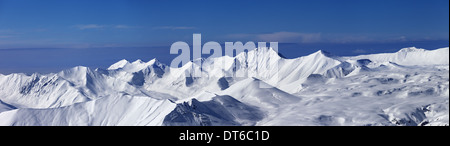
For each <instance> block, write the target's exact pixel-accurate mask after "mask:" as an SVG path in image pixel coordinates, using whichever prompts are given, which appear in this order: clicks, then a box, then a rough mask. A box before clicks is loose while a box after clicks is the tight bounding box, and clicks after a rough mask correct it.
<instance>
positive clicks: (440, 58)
mask: <svg viewBox="0 0 450 146" xmlns="http://www.w3.org/2000/svg"><path fill="white" fill-rule="evenodd" d="M348 58H349V59H353V60H358V59H370V60H372V61H376V62H395V63H397V64H399V65H442V64H444V65H445V64H449V60H448V58H449V48H448V47H447V48H440V49H436V50H431V51H430V50H425V49H418V48H415V47H410V48H403V49H401V50H400V51H398V52H396V53H383V54H373V55H361V56H356V57H348Z"/></svg>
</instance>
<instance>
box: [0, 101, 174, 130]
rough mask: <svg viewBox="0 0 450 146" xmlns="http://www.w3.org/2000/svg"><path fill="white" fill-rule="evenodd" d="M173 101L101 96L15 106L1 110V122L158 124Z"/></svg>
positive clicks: (3, 123)
mask: <svg viewBox="0 0 450 146" xmlns="http://www.w3.org/2000/svg"><path fill="white" fill-rule="evenodd" d="M175 106H176V105H175V104H174V103H172V102H170V101H168V100H156V99H152V98H148V97H132V96H117V97H104V98H100V99H96V100H92V101H88V102H84V103H78V104H73V105H70V106H66V107H60V108H48V109H30V108H23V109H16V110H11V111H7V112H4V113H1V114H0V119H2V120H0V125H16V126H32V125H38V126H64V125H71V126H86V125H100V126H114V125H116V126H134V125H149V126H155V125H156V126H158V125H162V122H163V120H164V118H165V116H166V115H167V114H169V113H170V112H171V111H172V110H173V109H174V108H175Z"/></svg>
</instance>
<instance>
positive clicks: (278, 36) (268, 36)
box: [227, 31, 322, 43]
mask: <svg viewBox="0 0 450 146" xmlns="http://www.w3.org/2000/svg"><path fill="white" fill-rule="evenodd" d="M227 37H228V38H233V39H251V40H257V41H265V42H281V43H316V42H319V41H321V39H322V38H321V34H320V33H298V32H285V31H282V32H274V33H265V34H230V35H227Z"/></svg>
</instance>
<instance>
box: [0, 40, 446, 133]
mask: <svg viewBox="0 0 450 146" xmlns="http://www.w3.org/2000/svg"><path fill="white" fill-rule="evenodd" d="M199 64H203V66H201V67H200V65H199ZM194 71H200V72H201V77H191V76H190V75H191V74H192V73H193V72H194ZM235 74H245V76H243V77H233V75H235ZM0 125H5V126H12V125H13V126H21V125H25V126H35V125H51V126H65V125H81V126H84V125H86V126H110V125H130V126H134V125H144V126H146V125H149V126H177V125H192V126H197V125H202V126H209V125H212V126H221V125H244V126H253V125H257V126H266V125H269V126H271V125H274V126H287V125H300V126H301V125H308V126H316V125H317V126H330V125H331V126H353V125H355V126H378V125H382V126H383V125H387V126H395V125H399V126H435V125H439V126H448V125H449V48H448V47H447V48H440V49H435V50H425V49H419V48H414V47H411V48H404V49H401V50H400V51H398V52H396V53H383V54H372V55H360V56H346V57H340V56H334V55H332V54H330V53H327V52H324V51H318V52H316V53H313V54H310V55H308V56H303V57H299V58H295V59H286V58H284V57H282V56H280V54H278V53H277V52H276V51H274V50H273V49H271V48H258V49H254V50H251V51H248V52H244V53H240V54H238V55H237V56H236V57H229V56H223V57H217V58H207V59H197V60H194V61H191V62H188V63H186V64H185V65H183V66H182V67H180V68H171V67H169V66H168V65H165V64H162V63H160V62H159V61H158V60H156V59H153V60H150V61H149V62H143V61H141V60H137V61H134V62H129V61H127V60H121V61H119V62H117V63H115V64H113V65H111V66H110V67H109V68H108V69H100V68H98V69H91V68H87V67H82V66H78V67H74V68H71V69H68V70H64V71H61V72H58V73H51V74H37V73H35V74H32V75H26V74H21V73H15V74H9V75H2V74H0Z"/></svg>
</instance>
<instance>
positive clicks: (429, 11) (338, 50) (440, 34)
mask: <svg viewBox="0 0 450 146" xmlns="http://www.w3.org/2000/svg"><path fill="white" fill-rule="evenodd" d="M193 33H201V34H202V41H203V42H206V41H217V42H219V43H224V42H226V41H233V42H234V41H242V42H246V41H255V42H256V41H266V42H271V41H273V42H275V41H277V42H280V43H282V44H284V45H283V47H285V48H281V45H280V51H281V53H283V49H285V51H286V52H287V54H289V55H287V56H288V57H296V56H301V55H305V54H306V53H310V52H313V51H315V50H317V49H324V50H327V49H328V50H327V51H329V52H332V53H335V54H338V55H355V54H358V52H359V54H361V53H374V52H392V51H394V49H397V50H398V49H400V48H401V47H410V46H418V47H424V48H427V49H436V48H437V47H444V46H448V40H449V1H448V0H339V1H338V0H284V1H281V0H280V1H268V0H258V1H256V0H191V1H184V0H183V1H182V0H179V1H173V0H165V1H162V0H161V1H149V0H108V1H107V0H39V1H38V0H0V53H3V56H10V57H3V59H0V73H2V70H10V71H3V72H16V71H20V69H19V70H17V69H13V68H14V67H15V66H19V67H22V68H25V67H27V65H28V67H27V68H28V69H30V68H41V69H42V68H44V67H43V66H49V65H48V64H46V63H47V62H42V63H39V62H37V63H35V64H32V63H27V62H28V58H33V57H34V58H33V59H34V60H39V59H41V58H39V57H47V58H52V57H49V56H48V55H47V54H46V53H43V52H46V51H45V49H47V51H48V49H49V48H51V49H65V50H68V49H69V50H70V49H78V52H79V53H80V54H83V53H85V54H86V53H89V52H94V53H93V54H97V55H96V56H95V55H91V56H90V57H91V58H86V57H85V56H86V55H80V56H79V57H78V58H75V59H73V61H61V60H56V59H55V60H56V61H60V62H67V63H65V64H64V65H65V66H67V67H68V66H69V65H85V66H93V67H94V66H95V67H97V66H98V67H104V66H106V64H112V63H114V62H115V61H118V60H116V59H118V58H126V59H130V60H133V59H142V60H144V61H145V60H150V59H151V58H154V57H157V56H159V57H161V58H165V59H162V60H163V61H166V62H168V60H170V58H171V57H173V56H170V55H169V53H168V52H169V48H170V45H171V44H172V43H174V42H176V41H185V42H188V43H192V34H193ZM376 46H378V47H376ZM98 48H101V49H105V48H114V49H112V50H114V51H116V53H115V55H113V56H114V57H109V58H107V56H106V57H105V56H102V55H101V52H104V50H102V51H99V50H98ZM118 48H123V49H118ZM127 48H128V49H127ZM129 48H134V49H129ZM137 48H140V49H137ZM33 49H34V50H33ZM36 49H44V50H43V51H38V50H36ZM94 49H97V50H94ZM152 49H153V50H157V51H153V52H160V54H157V53H153V54H149V55H148V57H144V56H142V55H141V54H142V53H144V52H145V53H151V52H152V51H149V50H152ZM1 50H3V51H1ZM5 50H8V51H5ZM18 50H21V51H24V50H30V51H34V52H36V51H37V52H38V53H37V54H41V55H40V56H32V55H28V56H26V55H23V54H33V53H29V52H27V53H17V51H18ZM305 50H307V51H305ZM58 51H61V50H58ZM72 51H74V50H72ZM127 51H128V52H127ZM129 51H135V53H134V54H139V55H134V56H133V55H124V56H120V54H124V53H123V52H127V53H128V54H133V53H130V52H129ZM48 52H50V53H51V52H55V51H48ZM14 53H15V54H16V55H17V54H18V56H16V57H11V55H9V54H14ZM34 54H36V53H34ZM116 54H119V55H116ZM125 54H126V53H125ZM291 54H293V55H291ZM0 55H2V54H0ZM46 55H47V56H46ZM58 55H59V56H61V55H63V56H64V55H67V53H65V52H59V54H52V56H58ZM87 56H89V55H87ZM68 57H70V55H68ZM138 57H140V58H138ZM14 59H17V60H19V59H20V60H21V61H24V63H23V64H18V65H11V63H14V62H20V61H17V60H16V61H15V60H14ZM100 59H101V60H100ZM81 60H90V61H89V62H92V61H94V62H95V61H96V62H99V63H97V64H96V63H84V62H83V61H81ZM48 62H53V61H50V60H49V61H48ZM6 64H9V65H6ZM31 65H32V67H31ZM7 66H10V67H9V69H8V67H7ZM50 66H51V65H50ZM31 72H32V71H31Z"/></svg>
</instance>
